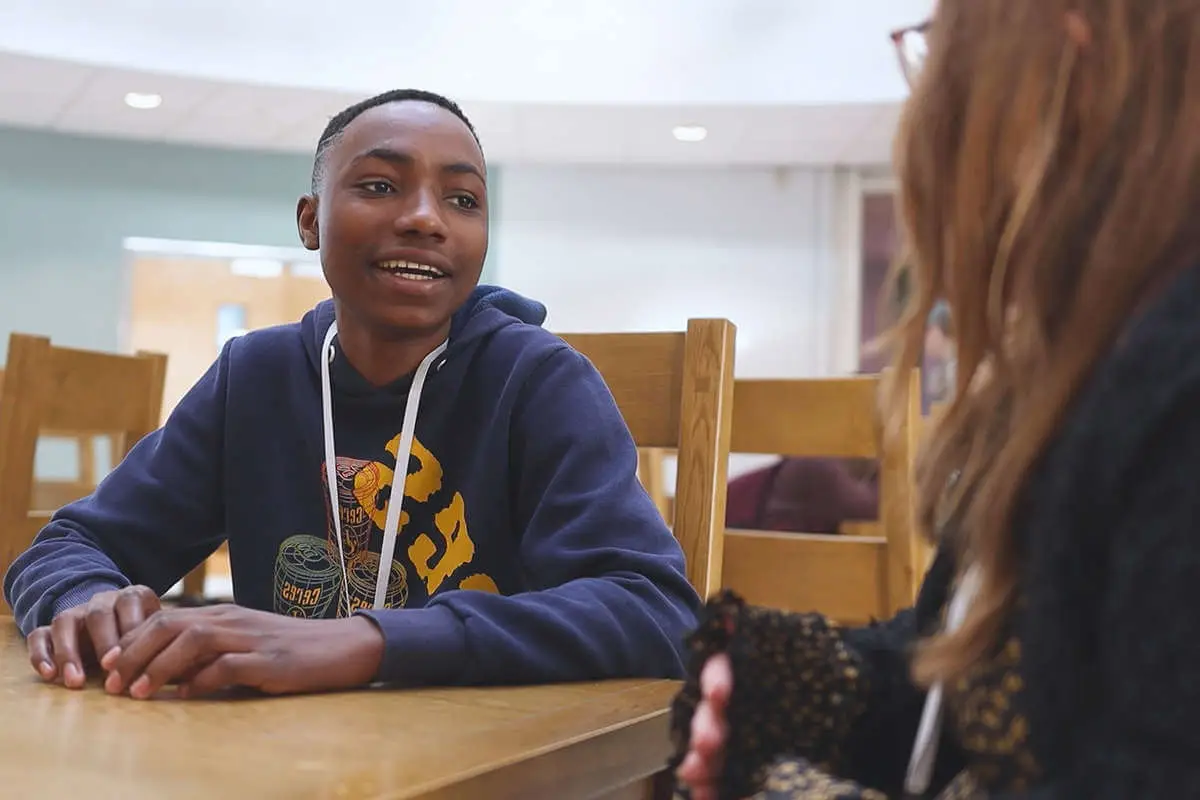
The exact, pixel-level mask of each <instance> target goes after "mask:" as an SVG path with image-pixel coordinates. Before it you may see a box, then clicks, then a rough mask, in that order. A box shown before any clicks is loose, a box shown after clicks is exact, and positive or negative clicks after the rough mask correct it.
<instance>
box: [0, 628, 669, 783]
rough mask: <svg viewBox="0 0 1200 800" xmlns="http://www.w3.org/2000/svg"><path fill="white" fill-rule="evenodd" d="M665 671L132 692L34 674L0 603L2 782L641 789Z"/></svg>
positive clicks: (660, 749)
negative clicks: (357, 688)
mask: <svg viewBox="0 0 1200 800" xmlns="http://www.w3.org/2000/svg"><path fill="white" fill-rule="evenodd" d="M677 689H678V684H677V683H675V682H673V681H663V680H630V681H611V682H602V683H586V684H567V685H555V686H536V687H518V688H500V689H437V690H433V689H422V690H411V691H397V690H390V691H383V690H371V691H362V692H351V693H345V694H331V695H320V696H308V697H284V698H265V699H260V698H253V699H237V700H230V699H225V700H208V701H205V700H189V701H182V700H175V699H157V700H151V701H136V700H131V699H129V698H128V697H110V696H108V695H106V694H105V693H104V692H103V691H102V690H101V689H99V688H98V687H96V686H93V687H89V688H87V689H84V690H81V691H71V690H68V689H64V688H62V687H59V686H48V685H45V684H42V683H41V682H40V681H39V680H38V679H37V677H36V676H35V675H34V674H33V672H32V670H31V669H30V668H29V663H28V660H27V659H26V656H25V648H24V643H23V642H22V640H21V638H20V636H19V635H18V634H17V632H16V629H15V627H14V626H13V623H12V620H11V619H8V618H3V617H0V796H3V797H6V798H7V797H13V798H18V797H36V798H39V800H59V798H70V799H71V800H100V799H101V798H105V799H107V798H114V800H115V799H116V798H120V799H121V800H141V798H155V799H156V800H158V799H159V798H170V799H171V800H174V799H176V798H197V799H199V798H204V800H217V798H223V797H231V798H238V800H241V798H255V799H257V798H288V800H301V798H347V799H349V798H388V799H389V800H408V799H409V798H422V800H427V799H432V798H437V800H445V799H446V798H471V799H472V800H475V799H476V798H483V799H484V800H491V799H492V798H497V799H499V798H522V800H526V799H528V800H540V798H554V799H555V800H557V799H558V798H577V797H578V798H591V797H603V798H621V800H625V798H638V799H639V800H640V798H648V797H650V791H651V789H650V786H651V784H652V783H653V780H652V778H651V777H650V776H652V775H653V774H654V773H655V772H657V771H659V770H661V769H662V766H663V763H664V761H665V760H666V758H667V756H668V753H669V743H668V739H667V707H668V704H669V702H670V699H671V697H672V696H673V695H674V693H675V692H676V691H677Z"/></svg>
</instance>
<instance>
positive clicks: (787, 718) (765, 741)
mask: <svg viewBox="0 0 1200 800" xmlns="http://www.w3.org/2000/svg"><path fill="white" fill-rule="evenodd" d="M952 575H953V564H952V561H951V558H950V556H949V555H948V554H947V553H945V552H943V553H939V555H938V557H937V559H935V562H934V564H933V566H932V567H931V569H930V571H929V573H928V574H927V575H926V579H925V581H924V583H923V585H922V588H921V594H920V597H919V598H918V601H917V604H916V607H915V608H914V609H906V610H904V611H902V612H900V613H899V614H897V615H896V616H895V617H893V618H892V619H889V620H886V621H882V622H875V623H872V624H870V625H866V626H862V627H855V628H843V627H841V626H839V625H837V624H836V623H833V622H831V621H829V620H828V619H827V618H825V617H824V616H822V615H820V614H789V613H783V612H779V611H773V610H768V609H762V608H755V607H752V606H748V605H746V604H745V603H744V602H743V601H742V600H741V599H740V598H739V597H738V596H737V595H735V594H733V593H731V592H725V593H723V594H721V595H719V596H717V597H715V598H714V599H712V600H711V601H709V603H708V605H707V606H706V607H705V610H704V613H703V614H702V616H701V623H700V626H699V628H698V629H697V630H696V632H695V633H694V634H693V635H692V636H691V637H690V639H689V642H688V644H689V647H690V650H691V655H690V663H689V667H688V677H687V680H686V682H685V684H684V686H683V689H682V690H681V691H680V693H679V695H678V696H677V697H676V698H675V702H674V705H673V707H672V715H671V732H672V738H673V743H674V748H675V755H674V756H673V758H672V759H671V762H670V766H671V768H672V769H674V768H675V767H677V766H678V765H679V763H680V762H681V761H682V760H683V757H684V755H686V753H687V749H688V742H689V738H690V735H691V722H692V715H693V713H694V711H695V708H696V705H697V704H698V702H699V699H700V678H699V675H700V670H701V668H702V667H703V666H704V664H705V662H707V661H708V659H709V658H710V657H711V656H713V655H714V654H716V653H728V655H729V657H730V660H731V662H732V664H733V674H734V685H733V695H732V697H731V698H730V702H729V708H728V712H727V718H728V719H727V721H728V724H729V736H728V739H727V743H726V749H725V769H724V773H723V774H722V776H721V782H720V787H719V796H720V797H721V798H722V799H723V800H724V798H744V797H748V796H751V795H753V794H754V792H756V791H758V790H759V789H760V788H761V787H762V786H763V785H764V781H765V780H767V778H768V775H769V769H770V766H771V765H772V764H774V763H775V762H776V761H777V760H778V759H780V758H784V759H785V761H784V762H781V763H790V762H788V761H787V759H790V760H791V762H794V763H803V764H805V765H806V767H805V769H809V770H815V772H813V773H812V774H813V775H816V774H818V773H824V774H826V775H829V776H838V777H840V778H844V779H846V780H848V781H852V782H853V783H854V784H858V785H861V786H862V787H869V788H870V789H873V790H876V791H878V792H880V794H876V795H863V796H864V797H882V796H884V795H888V796H897V797H898V796H900V795H902V794H903V787H902V784H903V779H904V769H905V766H906V765H907V761H908V754H909V752H910V751H911V748H912V743H913V736H914V735H915V733H916V728H917V722H918V720H919V718H920V713H921V706H922V703H923V701H924V692H923V691H921V690H920V689H918V688H917V687H916V686H914V685H913V683H912V681H911V679H910V677H909V654H910V650H911V647H912V645H913V644H914V642H915V641H916V640H917V638H918V635H919V634H918V632H919V631H925V630H927V629H928V628H930V626H931V625H936V622H937V619H938V616H939V612H940V609H941V608H942V606H943V604H944V602H945V598H946V592H947V589H948V585H949V580H950V577H951V576H952ZM949 739H950V737H949V736H944V737H943V742H942V744H941V746H940V747H939V759H938V764H937V767H936V769H935V773H934V782H933V785H934V787H944V786H945V785H946V783H947V782H948V781H949V780H950V779H951V778H953V777H954V775H955V774H956V773H957V772H958V771H959V770H961V768H962V762H961V757H960V755H959V753H958V752H957V748H956V747H955V746H954V745H953V744H952V743H951V742H950V741H949ZM797 759H802V761H797ZM838 785H841V784H838ZM846 785H850V784H846ZM935 791H936V788H935ZM782 796H784V797H786V796H787V795H782ZM798 796H799V797H805V796H806V795H798ZM808 796H811V797H815V796H817V795H808ZM830 796H831V797H837V796H839V795H836V794H834V795H830ZM846 796H847V797H855V796H857V795H853V794H851V795H846Z"/></svg>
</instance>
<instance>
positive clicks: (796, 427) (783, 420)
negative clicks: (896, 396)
mask: <svg viewBox="0 0 1200 800" xmlns="http://www.w3.org/2000/svg"><path fill="white" fill-rule="evenodd" d="M879 389H880V378H879V376H863V377H852V378H834V379H813V380H739V381H737V382H736V383H735V384H734V405H733V426H732V431H731V449H732V451H733V452H735V453H770V454H780V455H785V456H797V457H834V458H874V459H878V460H879V487H880V502H879V516H880V522H879V523H878V525H877V526H873V528H871V529H868V530H866V531H864V532H865V533H867V534H873V535H855V536H848V535H843V536H830V535H813V534H794V533H775V532H765V531H739V530H729V531H726V534H725V562H724V567H725V570H724V574H723V581H722V583H723V584H724V585H725V586H727V587H729V588H731V589H733V590H735V591H737V592H739V593H740V594H742V595H743V596H745V597H746V599H747V600H748V601H749V602H752V603H755V604H758V605H765V606H770V607H774V608H783V609H787V610H792V611H809V610H817V611H821V612H823V613H825V614H827V615H828V616H830V617H832V618H834V619H837V620H839V621H843V622H848V623H856V622H864V621H866V620H868V619H871V618H884V617H888V616H890V615H892V614H894V613H895V612H896V611H899V610H900V609H902V608H904V607H906V606H909V605H911V604H912V602H913V600H914V599H915V596H916V591H917V588H918V586H919V584H920V581H921V578H922V577H923V574H924V570H925V567H926V565H927V561H928V557H929V550H928V548H927V547H926V546H925V545H924V544H923V543H922V542H921V541H920V540H919V539H918V537H917V536H916V535H915V521H914V517H913V502H912V459H913V454H914V452H915V448H916V436H917V434H918V431H919V427H920V424H921V421H920V414H921V394H920V375H919V373H918V372H915V371H914V373H913V374H912V376H911V379H910V380H909V382H908V397H909V399H908V404H907V413H906V414H905V416H904V419H903V421H902V423H901V428H900V430H899V432H898V435H897V437H896V440H895V441H894V442H890V443H887V444H885V443H884V442H883V441H882V439H883V435H882V426H881V424H880V419H879V414H878V410H877V406H878V397H879ZM863 527H865V526H859V528H860V530H861V529H862V528H863Z"/></svg>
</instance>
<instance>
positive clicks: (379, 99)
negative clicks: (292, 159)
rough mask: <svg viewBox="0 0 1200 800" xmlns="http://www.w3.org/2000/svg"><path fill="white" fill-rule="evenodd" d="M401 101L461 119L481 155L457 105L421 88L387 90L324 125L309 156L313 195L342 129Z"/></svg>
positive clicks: (472, 126)
mask: <svg viewBox="0 0 1200 800" xmlns="http://www.w3.org/2000/svg"><path fill="white" fill-rule="evenodd" d="M405 102H414V103H432V104H433V105H435V106H438V107H439V108H444V109H446V110H447V111H449V112H450V113H451V114H453V115H454V116H456V117H458V118H459V119H461V120H462V122H463V124H464V125H466V126H467V130H469V131H470V132H471V136H472V137H474V139H475V144H477V145H479V150H480V152H483V145H482V144H481V143H480V141H479V134H478V133H476V132H475V126H474V125H472V124H471V120H469V119H467V115H466V114H464V113H463V110H462V109H461V108H459V106H458V103H455V102H454V101H453V100H451V99H449V98H447V97H443V96H442V95H440V94H436V93H434V92H427V91H424V90H422V89H392V90H391V91H387V92H383V93H382V94H377V95H375V96H374V97H368V98H367V99H366V100H362V101H360V102H358V103H355V104H354V105H352V106H350V107H349V108H347V109H345V110H343V111H341V112H339V113H338V114H337V115H336V116H335V117H333V119H331V120H329V124H328V125H326V126H325V131H324V132H323V133H322V134H321V138H320V139H319V140H318V141H317V152H316V153H315V154H314V156H313V171H312V192H313V194H316V193H317V190H318V187H319V186H320V184H321V179H322V178H323V177H324V172H325V153H326V152H328V150H329V148H330V147H332V146H333V145H334V144H336V143H337V141H338V139H340V138H341V137H342V134H343V133H345V131H346V126H347V125H349V124H350V123H351V122H353V121H354V120H356V119H357V118H358V117H359V115H361V114H362V113H363V112H364V111H370V110H371V109H372V108H376V107H378V106H384V105H387V104H388V103H405Z"/></svg>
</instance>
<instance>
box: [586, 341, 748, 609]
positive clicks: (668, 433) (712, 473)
mask: <svg viewBox="0 0 1200 800" xmlns="http://www.w3.org/2000/svg"><path fill="white" fill-rule="evenodd" d="M735 335H736V328H735V327H734V325H733V323H731V322H729V321H728V320H707V319H696V320H691V321H689V322H688V327H687V332H686V333H682V332H680V333H614V334H574V335H566V336H564V337H563V338H564V339H565V340H566V341H567V342H568V343H569V344H570V345H571V346H572V347H574V348H575V349H576V350H578V351H579V352H581V353H582V354H583V355H585V356H586V357H587V358H588V359H590V360H591V362H592V363H593V364H595V366H596V368H597V369H598V370H599V371H600V374H601V375H602V376H604V380H605V382H606V383H607V384H608V387H609V389H610V390H611V391H612V393H613V397H615V398H616V401H617V406H618V407H619V408H620V409H621V414H622V415H623V416H624V417H625V422H626V424H627V425H628V426H629V430H630V431H631V432H632V433H633V438H634V441H635V442H636V443H637V445H638V447H640V448H668V449H676V448H677V449H678V451H679V468H678V473H677V475H676V482H675V497H676V501H677V502H676V505H675V519H674V530H675V538H676V539H678V540H679V543H680V546H681V547H682V548H683V552H684V555H685V556H686V558H687V570H688V579H689V580H691V582H692V585H693V586H695V587H696V590H697V591H698V592H699V593H700V594H701V596H703V597H708V596H709V595H711V594H713V593H714V592H715V591H716V590H717V589H718V587H719V586H720V582H721V562H722V552H723V548H722V534H723V531H724V529H725V484H726V470H727V466H728V465H727V462H728V456H729V426H730V420H731V416H730V415H731V414H732V412H733V407H732V399H733V345H734V337H735ZM660 474H661V471H660Z"/></svg>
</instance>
